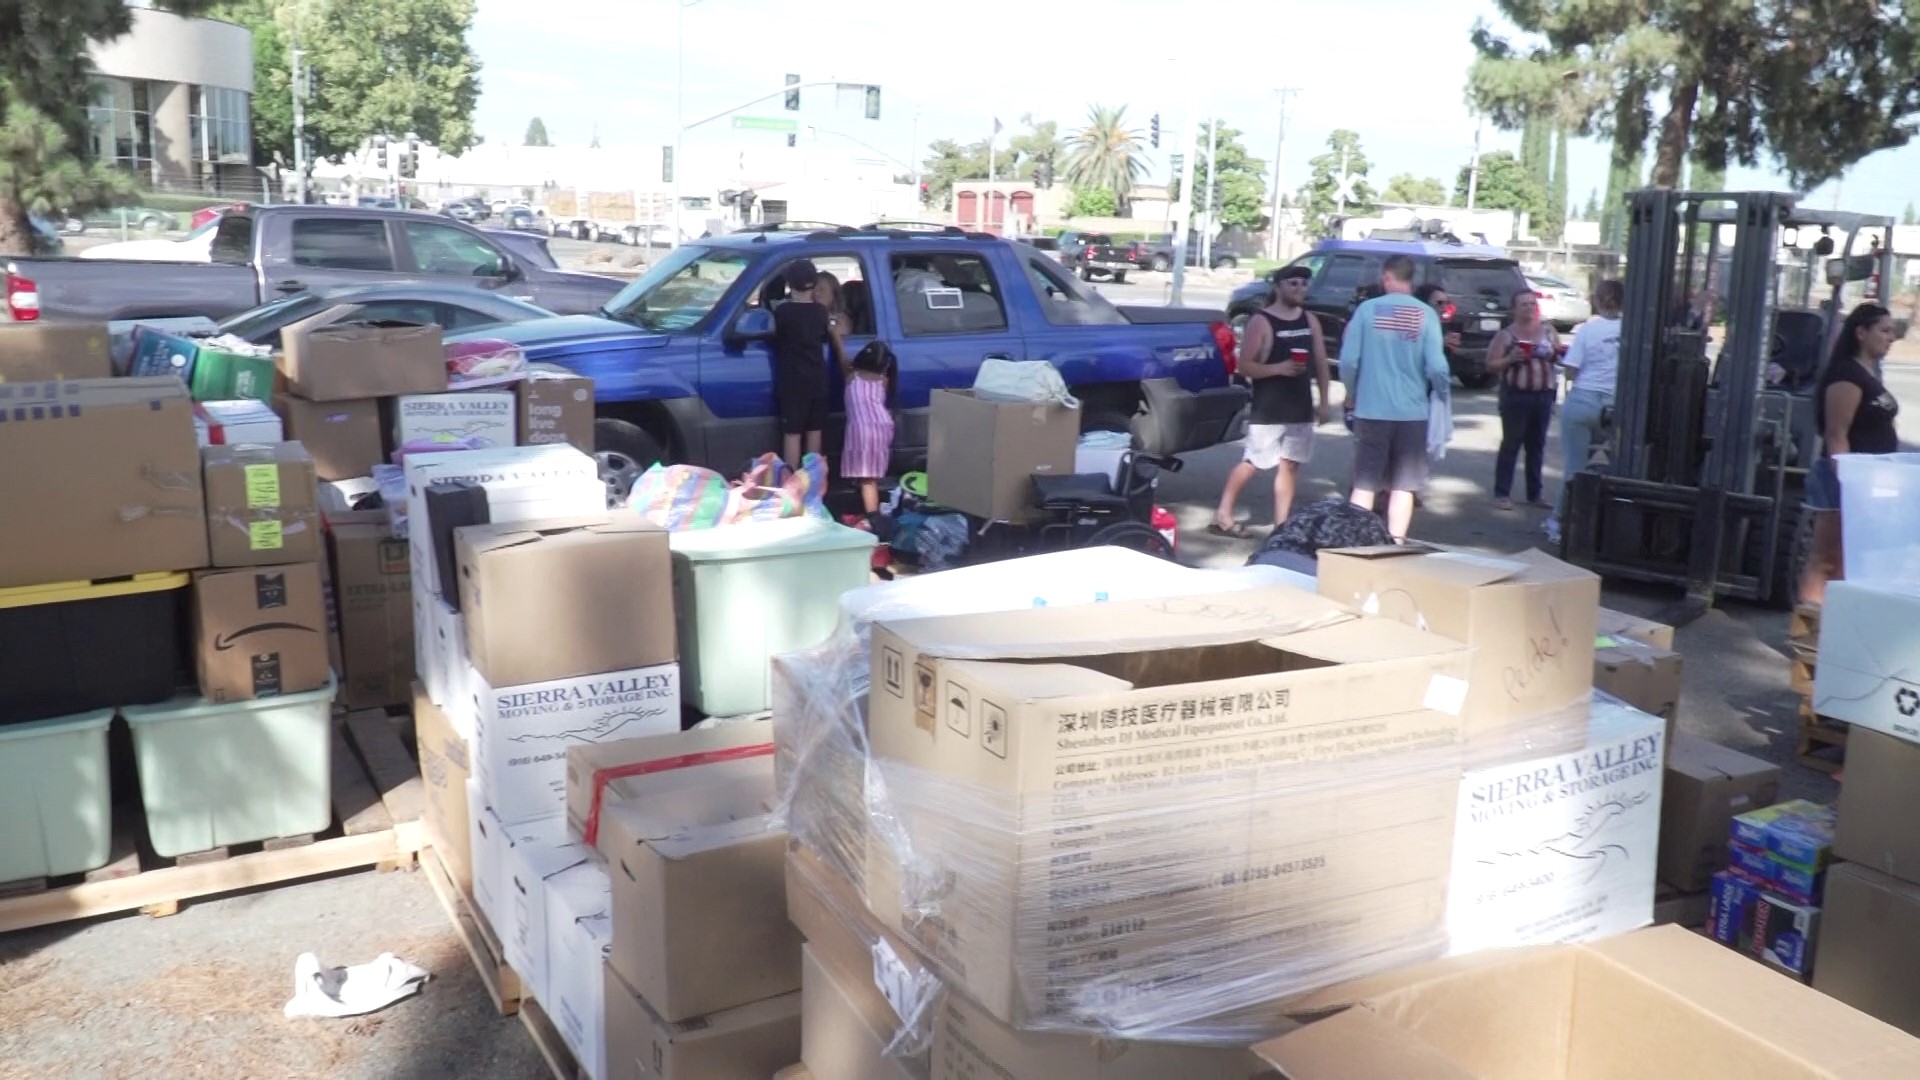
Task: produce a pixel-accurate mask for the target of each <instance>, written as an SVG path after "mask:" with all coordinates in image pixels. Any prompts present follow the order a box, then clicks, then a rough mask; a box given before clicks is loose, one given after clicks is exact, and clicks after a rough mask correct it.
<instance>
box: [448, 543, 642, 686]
mask: <svg viewBox="0 0 1920 1080" xmlns="http://www.w3.org/2000/svg"><path fill="white" fill-rule="evenodd" d="M454 548H455V560H456V562H457V563H458V566H459V578H460V579H459V591H460V595H461V605H460V608H461V616H462V618H463V619H464V620H465V621H466V629H467V654H468V656H469V658H470V659H471V660H472V661H473V666H474V667H475V668H476V669H478V670H479V672H480V673H481V674H482V675H484V676H486V679H487V682H488V683H490V684H492V685H494V686H519V685H523V684H526V683H537V682H547V681H550V680H553V679H569V678H573V677H575V676H578V675H592V674H594V673H596V672H602V671H624V670H626V669H628V668H640V667H651V666H652V665H655V664H667V663H672V662H673V661H675V660H676V659H678V658H679V654H678V652H676V650H675V639H674V622H673V619H674V615H673V559H672V556H671V555H670V554H669V553H668V551H667V533H666V531H665V530H663V529H660V528H658V527H657V526H655V525H653V524H651V523H650V522H648V521H646V520H645V519H643V518H641V517H640V516H639V515H638V514H633V515H627V516H622V517H616V518H607V517H604V516H602V517H600V518H599V519H597V520H595V521H593V522H592V523H591V524H587V523H582V524H564V523H560V522H543V521H533V522H524V523H518V524H506V525H482V526H477V527H472V528H466V529H461V530H460V531H459V535H458V536H457V537H455V539H454Z"/></svg>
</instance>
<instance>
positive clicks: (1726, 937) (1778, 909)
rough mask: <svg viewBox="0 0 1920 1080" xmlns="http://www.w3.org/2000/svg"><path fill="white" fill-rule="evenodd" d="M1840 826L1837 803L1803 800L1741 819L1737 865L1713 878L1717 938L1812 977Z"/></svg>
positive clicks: (1732, 852)
mask: <svg viewBox="0 0 1920 1080" xmlns="http://www.w3.org/2000/svg"><path fill="white" fill-rule="evenodd" d="M1833 825H1834V812H1833V810H1832V808H1831V807H1826V806H1821V805H1819V804H1817V803H1810V802H1807V801H1805V800H1801V799H1796V800H1794V801H1792V802H1784V803H1777V804H1775V805H1773V806H1766V807H1761V808H1759V809H1757V810H1749V811H1748V812H1746V813H1744V814H1740V815H1737V816H1736V817H1734V819H1733V831H1732V834H1731V835H1730V836H1729V837H1728V839H1727V851H1728V855H1729V859H1730V863H1729V865H1728V867H1727V869H1725V870H1722V871H1720V872H1719V873H1717V874H1715V875H1714V876H1713V909H1712V914H1711V916H1710V917H1709V920H1708V924H1707V930H1708V933H1709V934H1711V935H1712V937H1713V939H1714V940H1715V941H1718V942H1720V943H1721V944H1723V945H1730V946H1732V947H1733V948H1735V949H1738V950H1740V951H1741V952H1744V953H1747V954H1749V955H1751V956H1755V957H1758V958H1759V959H1760V960H1762V961H1764V962H1765V963H1767V964H1769V965H1771V966H1773V967H1775V968H1778V969H1780V970H1781V971H1784V972H1786V973H1787V974H1789V975H1792V976H1793V977H1794V978H1796V979H1799V980H1801V981H1803V982H1804V981H1807V980H1808V979H1809V978H1810V977H1811V976H1812V974H1813V972H1814V970H1815V968H1814V949H1815V946H1816V943H1817V941H1818V936H1819V931H1820V922H1821V919H1820V901H1821V898H1822V894H1823V892H1824V891H1825V886H1826V877H1827V873H1826V871H1827V863H1828V862H1829V861H1830V860H1831V858H1832V856H1833Z"/></svg>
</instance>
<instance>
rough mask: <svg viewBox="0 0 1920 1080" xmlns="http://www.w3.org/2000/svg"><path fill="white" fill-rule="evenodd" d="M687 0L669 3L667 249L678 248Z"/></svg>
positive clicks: (683, 159) (683, 163)
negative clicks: (670, 96)
mask: <svg viewBox="0 0 1920 1080" xmlns="http://www.w3.org/2000/svg"><path fill="white" fill-rule="evenodd" d="M686 135H687V0H673V183H672V184H671V185H670V188H671V190H670V191H669V192H668V194H667V197H668V198H669V199H671V200H672V205H671V206H670V207H669V211H670V215H669V217H668V221H670V222H671V223H672V224H671V227H672V229H673V237H672V240H671V246H672V247H674V248H678V247H679V246H680V174H681V173H683V172H685V171H686V169H687V155H686V154H685V153H683V152H682V151H683V150H685V149H686V145H685V144H686Z"/></svg>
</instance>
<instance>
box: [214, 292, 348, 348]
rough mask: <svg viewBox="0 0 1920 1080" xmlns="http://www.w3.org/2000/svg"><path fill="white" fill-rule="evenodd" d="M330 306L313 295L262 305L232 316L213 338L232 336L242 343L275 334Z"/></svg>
mask: <svg viewBox="0 0 1920 1080" xmlns="http://www.w3.org/2000/svg"><path fill="white" fill-rule="evenodd" d="M330 303H331V302H330V301H328V300H327V299H325V298H324V297H319V296H315V295H314V294H312V293H295V294H293V295H292V296H283V297H281V298H280V299H278V300H274V301H272V302H270V303H265V304H262V305H260V306H259V307H257V308H252V309H249V310H247V311H243V312H241V313H240V314H238V315H234V316H231V317H229V318H228V319H227V321H225V322H223V323H221V324H220V325H219V327H218V328H217V329H216V330H215V333H216V334H232V335H233V336H234V337H237V338H239V339H240V340H242V341H252V340H254V339H255V338H257V337H259V336H261V335H263V334H267V333H270V332H272V331H274V330H278V329H280V328H281V327H283V326H286V325H288V324H289V323H295V322H299V321H300V320H301V319H304V318H306V317H308V316H309V315H318V314H320V312H321V311H322V310H324V309H326V308H327V307H328V306H329V304H330Z"/></svg>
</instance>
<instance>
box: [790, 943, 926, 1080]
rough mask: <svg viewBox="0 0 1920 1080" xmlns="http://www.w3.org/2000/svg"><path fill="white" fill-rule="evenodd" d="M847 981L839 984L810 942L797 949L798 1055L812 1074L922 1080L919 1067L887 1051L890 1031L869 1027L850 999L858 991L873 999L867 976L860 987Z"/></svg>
mask: <svg viewBox="0 0 1920 1080" xmlns="http://www.w3.org/2000/svg"><path fill="white" fill-rule="evenodd" d="M847 981H848V984H849V985H847V986H845V987H843V986H842V985H841V981H840V980H837V979H835V978H834V976H833V973H831V972H829V971H828V970H827V969H826V968H825V967H823V966H822V965H821V963H820V960H819V958H818V957H816V956H815V955H814V950H813V948H812V946H802V947H801V950H800V1059H801V1060H802V1061H803V1062H805V1063H806V1064H807V1067H808V1068H809V1069H811V1070H812V1071H813V1072H814V1073H815V1074H816V1075H819V1076H835V1077H840V1078H841V1080H924V1078H925V1077H926V1075H927V1074H926V1073H925V1072H924V1071H922V1072H919V1073H915V1072H914V1071H913V1069H911V1068H910V1067H909V1066H908V1065H907V1063H906V1062H905V1061H904V1060H902V1059H901V1058H898V1057H888V1056H887V1055H886V1050H887V1042H888V1040H890V1039H891V1038H892V1037H893V1031H892V1030H891V1029H876V1028H873V1027H870V1026H868V1023H867V1021H866V1019H865V1018H864V1017H863V1016H862V1015H861V1012H860V1008H859V1006H858V1005H856V1004H855V1002H854V996H855V995H857V994H861V993H865V994H872V995H874V996H875V997H878V994H877V993H876V992H875V991H874V990H873V988H872V986H871V983H872V981H873V980H872V975H871V974H869V975H868V976H867V979H866V982H867V984H868V985H866V986H865V987H862V986H860V984H859V983H857V982H854V981H853V980H847ZM885 1004H886V1002H885V999H884V998H883V999H881V1005H883V1006H884V1005H885Z"/></svg>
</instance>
